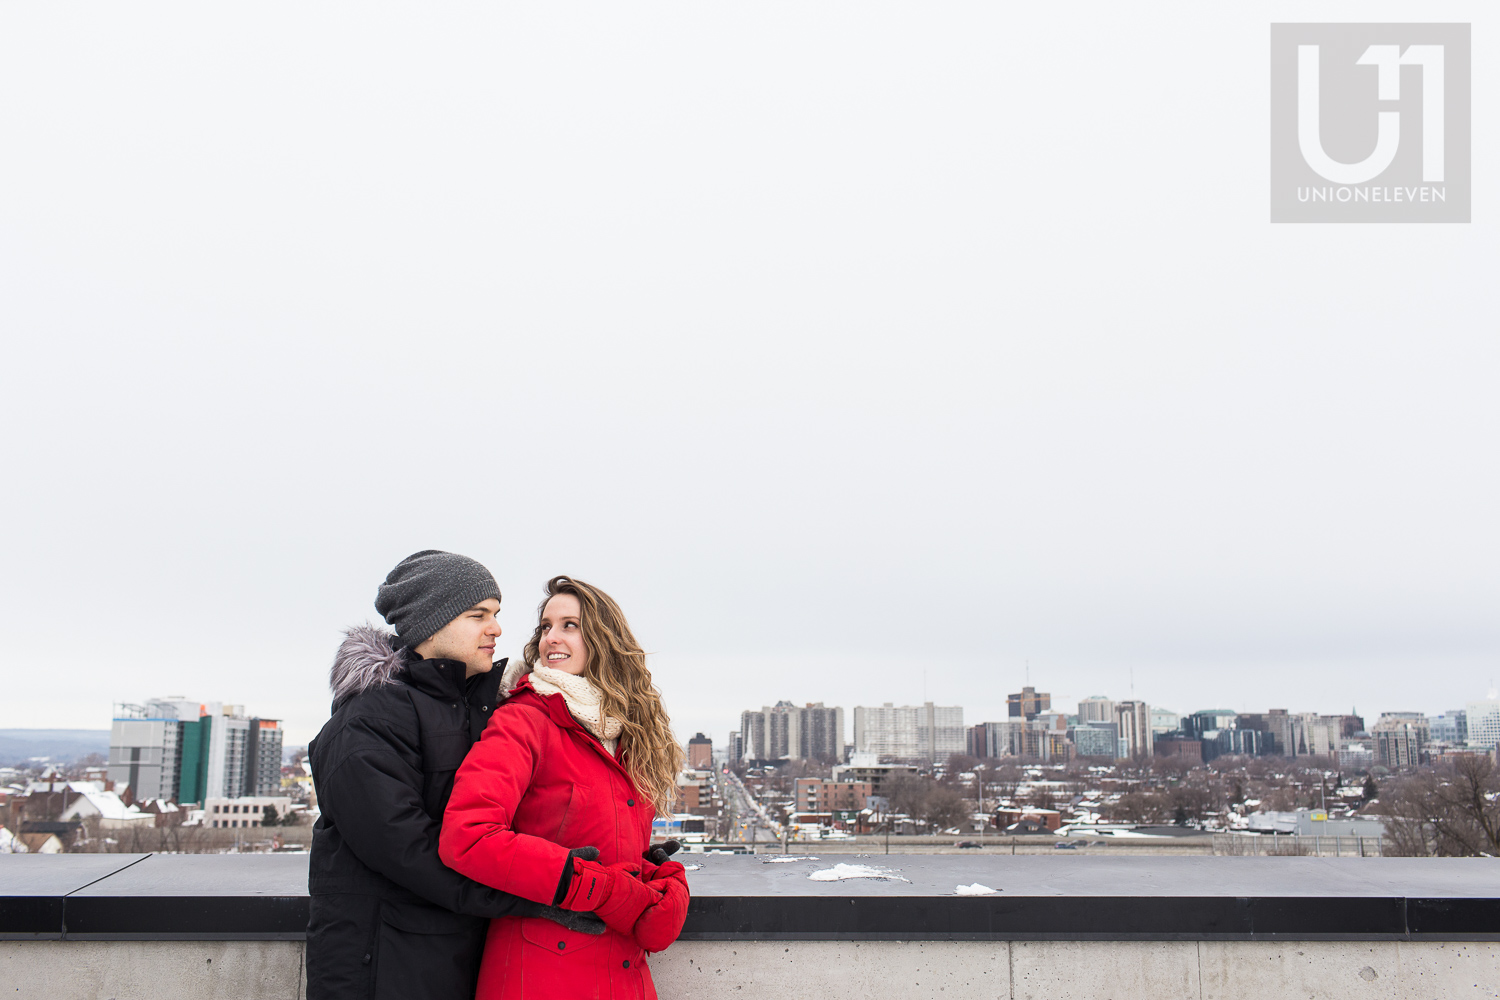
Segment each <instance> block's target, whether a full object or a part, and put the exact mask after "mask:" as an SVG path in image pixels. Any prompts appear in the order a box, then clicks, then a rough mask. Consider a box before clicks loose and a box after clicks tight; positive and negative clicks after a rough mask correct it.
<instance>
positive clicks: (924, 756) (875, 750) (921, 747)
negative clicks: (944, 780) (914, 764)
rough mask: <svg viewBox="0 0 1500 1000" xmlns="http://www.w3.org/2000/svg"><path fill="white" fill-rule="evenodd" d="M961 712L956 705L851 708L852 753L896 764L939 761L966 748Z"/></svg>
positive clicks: (962, 711)
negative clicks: (872, 756) (876, 756)
mask: <svg viewBox="0 0 1500 1000" xmlns="http://www.w3.org/2000/svg"><path fill="white" fill-rule="evenodd" d="M965 736H966V734H965V732H964V710H963V709H962V708H961V707H959V706H957V705H953V706H939V705H934V704H933V703H932V702H930V701H929V702H926V703H924V704H922V705H902V706H900V707H897V706H895V705H894V704H892V703H891V702H886V703H885V704H884V705H882V706H880V707H856V708H855V709H854V751H855V753H870V754H876V755H878V756H880V757H882V758H886V759H889V760H895V761H916V760H924V761H940V760H946V759H947V758H948V755H949V754H954V753H963V752H964V750H965V747H966V743H967V741H966V739H965Z"/></svg>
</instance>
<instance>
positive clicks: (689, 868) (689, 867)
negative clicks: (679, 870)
mask: <svg viewBox="0 0 1500 1000" xmlns="http://www.w3.org/2000/svg"><path fill="white" fill-rule="evenodd" d="M682 867H683V870H685V871H690V872H695V871H697V870H698V869H699V868H702V867H703V866H702V865H683V866H682Z"/></svg>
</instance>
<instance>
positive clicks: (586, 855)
mask: <svg viewBox="0 0 1500 1000" xmlns="http://www.w3.org/2000/svg"><path fill="white" fill-rule="evenodd" d="M574 858H582V859H583V860H585V861H598V860H599V848H597V847H575V848H573V849H572V850H571V851H569V852H568V859H567V860H566V861H564V862H563V870H562V877H561V878H559V879H558V881H557V892H556V894H554V895H553V897H552V905H553V906H556V905H557V904H558V903H561V902H562V901H563V900H565V899H567V898H568V886H570V885H572V884H573V859H574ZM543 916H546V915H545V914H543ZM547 919H549V920H551V919H553V918H552V917H550V916H548V917H547ZM559 923H561V921H559ZM584 933H585V934H599V933H602V932H601V931H585V932H584Z"/></svg>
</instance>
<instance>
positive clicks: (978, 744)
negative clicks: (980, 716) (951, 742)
mask: <svg viewBox="0 0 1500 1000" xmlns="http://www.w3.org/2000/svg"><path fill="white" fill-rule="evenodd" d="M1025 729H1026V723H1025V722H1024V721H1022V720H1019V719H1018V720H1016V721H1014V722H981V723H979V724H978V725H977V726H971V727H969V739H968V751H967V752H968V754H969V755H970V756H971V757H1019V756H1021V751H1022V750H1023V749H1024V746H1023V740H1022V737H1021V734H1022V733H1023V732H1024V731H1025Z"/></svg>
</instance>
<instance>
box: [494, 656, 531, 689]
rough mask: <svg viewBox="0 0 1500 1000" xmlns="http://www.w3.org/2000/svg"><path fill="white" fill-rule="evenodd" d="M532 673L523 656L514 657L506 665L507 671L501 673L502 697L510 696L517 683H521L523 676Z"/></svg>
mask: <svg viewBox="0 0 1500 1000" xmlns="http://www.w3.org/2000/svg"><path fill="white" fill-rule="evenodd" d="M529 673H531V671H530V670H527V669H526V660H525V659H524V658H523V657H520V656H516V657H512V658H511V660H510V662H509V663H507V664H506V665H505V673H503V674H501V675H500V697H502V698H509V697H510V696H511V693H512V692H513V691H515V689H516V685H517V684H519V683H521V678H522V677H525V676H526V675H527V674H529Z"/></svg>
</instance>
